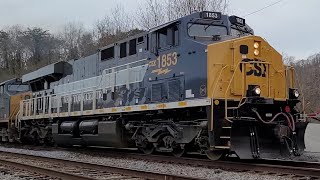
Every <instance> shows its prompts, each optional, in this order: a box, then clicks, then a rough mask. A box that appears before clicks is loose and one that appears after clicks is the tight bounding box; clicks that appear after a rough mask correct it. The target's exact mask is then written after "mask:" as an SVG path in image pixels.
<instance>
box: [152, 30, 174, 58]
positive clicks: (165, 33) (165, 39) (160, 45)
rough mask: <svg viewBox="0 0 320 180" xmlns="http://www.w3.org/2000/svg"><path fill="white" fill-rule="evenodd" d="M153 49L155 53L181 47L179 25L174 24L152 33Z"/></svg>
mask: <svg viewBox="0 0 320 180" xmlns="http://www.w3.org/2000/svg"><path fill="white" fill-rule="evenodd" d="M151 42H152V43H151V49H152V51H153V52H154V53H156V52H157V51H163V50H167V49H170V48H172V47H175V46H178V45H179V25H178V24H172V25H169V26H167V27H164V28H162V29H159V30H157V31H155V32H153V33H152V36H151Z"/></svg>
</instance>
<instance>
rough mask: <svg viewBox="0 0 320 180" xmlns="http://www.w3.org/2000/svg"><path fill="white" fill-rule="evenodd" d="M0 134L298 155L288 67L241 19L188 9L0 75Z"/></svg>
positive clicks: (300, 137)
mask: <svg viewBox="0 0 320 180" xmlns="http://www.w3.org/2000/svg"><path fill="white" fill-rule="evenodd" d="M0 88H1V89H0V90H1V91H0V105H1V106H0V115H1V116H0V117H1V121H0V124H1V127H2V131H1V137H2V140H3V141H19V142H22V143H34V144H51V145H52V144H57V145H61V146H73V145H80V146H107V147H115V148H128V147H135V148H138V149H139V150H141V151H142V152H144V153H146V154H151V153H153V152H155V151H157V152H163V153H171V154H173V155H174V156H182V155H183V154H185V153H189V152H196V153H200V154H206V155H207V156H208V157H209V158H210V159H214V160H216V159H219V158H221V157H224V156H225V155H230V154H235V155H237V156H238V157H240V158H242V159H252V158H269V157H270V156H271V157H274V156H275V155H278V154H283V155H284V154H286V155H288V154H292V155H295V156H299V155H300V154H301V153H302V152H303V151H304V149H305V144H304V134H305V129H306V126H307V124H308V123H307V122H306V121H305V119H304V118H303V116H302V115H301V112H300V111H299V109H298V108H297V105H298V104H299V103H300V100H299V98H300V93H299V90H298V89H297V86H296V84H295V73H294V69H293V68H292V67H290V66H286V65H284V63H283V61H282V56H281V54H279V52H277V51H276V50H275V49H274V48H273V47H272V46H271V45H270V44H269V43H268V42H267V41H266V40H265V39H263V38H261V37H259V36H255V35H254V31H253V29H252V28H250V27H249V25H247V24H246V20H245V19H243V18H240V17H237V16H228V15H223V14H221V13H219V12H209V11H204V12H197V13H194V14H191V15H188V16H184V17H182V18H180V19H177V20H174V21H171V22H168V23H166V24H163V25H161V26H158V27H155V28H153V29H150V30H148V31H144V32H142V33H140V34H137V35H134V36H130V37H128V38H125V39H123V40H121V41H118V42H116V43H113V44H109V45H107V46H105V47H103V48H100V49H99V50H98V51H97V53H95V54H93V55H91V56H88V57H82V58H80V59H72V60H68V61H60V62H56V63H54V64H50V65H48V66H45V67H42V68H40V69H38V70H36V71H34V72H31V73H28V74H25V75H23V76H22V77H21V78H19V79H13V80H10V81H7V82H4V83H2V84H0Z"/></svg>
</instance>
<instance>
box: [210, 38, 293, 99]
mask: <svg viewBox="0 0 320 180" xmlns="http://www.w3.org/2000/svg"><path fill="white" fill-rule="evenodd" d="M285 74H286V68H285V66H284V65H283V63H282V56H281V54H280V53H278V52H277V51H276V50H275V49H273V48H272V46H270V45H269V44H268V43H267V42H266V41H265V40H264V39H262V38H261V37H258V36H248V37H243V38H239V39H235V40H230V41H226V42H223V43H217V44H212V45H209V46H208V87H209V92H208V94H209V97H211V98H225V97H226V96H227V97H228V98H235V99H241V97H247V96H256V95H259V96H260V97H264V98H271V99H282V100H285V99H286V98H287V96H288V94H287V89H289V88H290V87H287V86H284V85H285V84H286V77H285ZM222 78H225V79H227V80H228V81H225V79H222ZM210 87H212V88H211V89H210ZM255 90H259V94H256V93H255V92H254V91H255ZM225 93H227V94H225Z"/></svg>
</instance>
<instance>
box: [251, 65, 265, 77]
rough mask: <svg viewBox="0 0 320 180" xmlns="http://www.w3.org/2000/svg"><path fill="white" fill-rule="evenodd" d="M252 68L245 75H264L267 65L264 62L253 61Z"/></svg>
mask: <svg viewBox="0 0 320 180" xmlns="http://www.w3.org/2000/svg"><path fill="white" fill-rule="evenodd" d="M253 67H254V68H252V69H251V70H250V71H248V72H247V76H251V75H254V76H256V77H266V73H267V66H266V64H261V63H254V65H253Z"/></svg>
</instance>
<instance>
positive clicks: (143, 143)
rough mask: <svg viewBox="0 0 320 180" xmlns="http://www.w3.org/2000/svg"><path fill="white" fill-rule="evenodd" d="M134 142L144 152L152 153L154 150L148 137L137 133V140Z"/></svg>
mask: <svg viewBox="0 0 320 180" xmlns="http://www.w3.org/2000/svg"><path fill="white" fill-rule="evenodd" d="M136 143H137V146H138V149H139V150H140V151H141V152H143V153H144V154H152V153H153V152H154V150H155V147H154V146H153V144H152V143H150V142H149V141H148V139H147V138H145V137H144V136H143V135H138V140H137V142H136Z"/></svg>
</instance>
